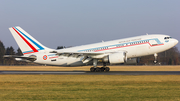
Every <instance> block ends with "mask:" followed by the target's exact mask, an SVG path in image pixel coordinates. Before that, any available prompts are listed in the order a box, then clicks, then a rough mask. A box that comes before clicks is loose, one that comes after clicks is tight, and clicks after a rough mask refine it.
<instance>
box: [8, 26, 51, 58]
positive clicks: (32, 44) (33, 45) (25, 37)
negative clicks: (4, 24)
mask: <svg viewBox="0 0 180 101" xmlns="http://www.w3.org/2000/svg"><path fill="white" fill-rule="evenodd" d="M9 30H10V32H11V33H12V35H13V37H14V39H15V40H16V42H17V44H18V46H19V47H20V49H21V51H22V52H23V54H24V55H25V54H30V53H35V52H39V51H41V50H45V49H49V48H47V47H45V46H43V45H42V44H41V43H39V42H38V41H37V40H36V39H34V38H33V37H32V36H31V35H29V34H28V33H27V32H26V31H24V30H23V29H22V28H21V27H19V26H17V27H11V28H9Z"/></svg>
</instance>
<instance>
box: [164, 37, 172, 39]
mask: <svg viewBox="0 0 180 101" xmlns="http://www.w3.org/2000/svg"><path fill="white" fill-rule="evenodd" d="M171 38H172V37H165V38H164V39H171Z"/></svg>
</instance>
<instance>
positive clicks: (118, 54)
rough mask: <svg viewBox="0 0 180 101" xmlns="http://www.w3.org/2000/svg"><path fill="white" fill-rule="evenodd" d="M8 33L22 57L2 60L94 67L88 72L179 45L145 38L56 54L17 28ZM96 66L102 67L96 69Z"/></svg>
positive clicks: (154, 37)
mask: <svg viewBox="0 0 180 101" xmlns="http://www.w3.org/2000/svg"><path fill="white" fill-rule="evenodd" d="M9 30H10V32H11V33H12V35H13V37H14V39H15V41H16V42H17V44H18V46H19V47H20V49H21V51H22V53H23V56H16V55H5V56H4V57H13V58H15V59H16V60H17V61H26V62H35V63H38V64H44V65H54V66H85V65H93V67H91V68H90V71H91V72H100V71H101V72H102V71H106V72H108V71H110V68H109V67H107V64H121V63H128V61H132V60H133V59H136V58H137V57H141V56H147V55H152V54H154V56H155V57H157V53H160V52H163V51H165V50H168V49H170V48H172V47H174V46H175V45H176V44H177V43H178V40H177V39H174V38H172V37H170V36H169V35H162V34H152V35H148V34H147V35H141V36H136V37H130V38H124V39H118V40H112V41H105V42H104V41H102V42H100V43H94V44H88V45H81V46H75V47H70V48H64V49H59V50H57V49H50V48H48V47H46V46H44V45H42V44H41V43H40V42H38V41H37V40H36V39H35V38H33V37H32V36H31V35H29V34H28V33H27V32H26V31H25V30H23V29H22V28H21V27H19V26H16V27H11V28H9ZM154 62H157V61H156V60H155V61H154ZM98 63H100V64H102V65H103V66H102V67H97V66H98Z"/></svg>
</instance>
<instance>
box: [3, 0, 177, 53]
mask: <svg viewBox="0 0 180 101" xmlns="http://www.w3.org/2000/svg"><path fill="white" fill-rule="evenodd" d="M14 26H21V27H22V28H23V29H24V30H25V31H27V32H28V33H29V34H30V35H32V36H33V37H34V38H35V39H37V40H38V41H39V42H40V43H42V44H43V45H45V46H47V47H49V48H57V46H78V45H84V44H90V43H96V42H101V41H102V40H104V41H109V40H114V39H120V38H127V37H132V36H138V35H145V34H146V33H149V34H167V35H170V36H172V37H174V38H176V39H178V40H179V41H180V0H0V40H1V41H2V42H3V43H4V45H5V46H6V47H9V46H13V47H14V48H15V49H17V48H18V46H17V44H16V42H15V40H14V38H13V37H12V35H11V33H10V31H9V29H8V28H9V27H14ZM177 47H178V48H179V50H180V43H178V45H177Z"/></svg>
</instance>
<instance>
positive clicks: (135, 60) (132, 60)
mask: <svg viewBox="0 0 180 101" xmlns="http://www.w3.org/2000/svg"><path fill="white" fill-rule="evenodd" d="M139 61H140V59H139V58H130V59H127V62H126V63H125V64H126V65H136V64H137V63H139Z"/></svg>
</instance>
